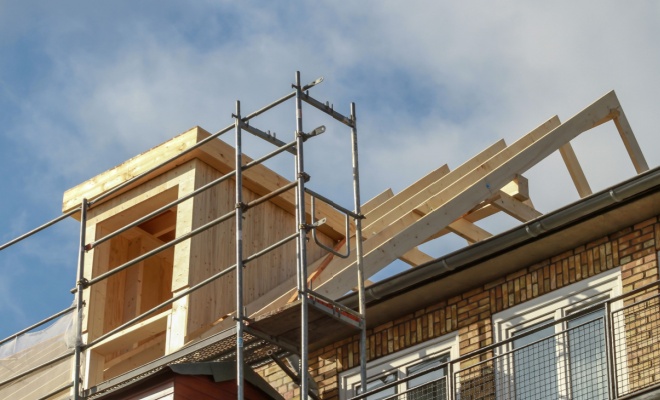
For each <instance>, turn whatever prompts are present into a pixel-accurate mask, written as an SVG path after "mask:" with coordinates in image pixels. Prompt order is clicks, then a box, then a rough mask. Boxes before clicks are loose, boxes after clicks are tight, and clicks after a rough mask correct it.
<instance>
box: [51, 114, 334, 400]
mask: <svg viewBox="0 0 660 400" xmlns="http://www.w3.org/2000/svg"><path fill="white" fill-rule="evenodd" d="M208 136H209V133H208V132H206V131H204V130H203V129H202V128H199V127H195V128H193V129H191V130H189V131H187V132H185V133H183V134H181V135H179V136H177V137H175V138H173V139H171V140H169V141H167V142H165V143H163V144H161V145H159V146H157V147H155V148H153V149H151V150H149V151H147V152H145V153H143V154H141V155H139V156H137V157H134V158H132V159H130V160H128V161H126V162H124V163H123V164H121V165H119V166H117V167H115V168H113V169H111V170H108V171H106V172H104V173H102V174H100V175H98V176H96V177H94V178H92V179H90V180H88V181H86V182H84V183H81V184H80V185H78V186H76V187H74V188H72V189H69V190H68V191H66V193H65V194H64V200H63V211H64V212H67V211H69V210H72V209H74V208H75V207H77V206H79V205H80V204H81V202H82V199H83V198H87V199H88V200H93V199H94V198H97V197H98V196H100V195H102V194H104V193H106V192H107V191H109V190H111V189H113V188H115V187H117V186H118V185H120V184H122V183H124V182H126V181H128V180H130V179H132V178H134V177H136V176H138V175H140V174H142V173H144V172H145V171H149V170H150V169H152V168H154V167H155V166H157V165H159V164H161V163H162V162H164V161H165V160H168V159H170V158H172V157H173V156H175V155H176V154H179V153H181V152H183V151H185V150H186V149H188V148H190V147H191V146H193V145H195V144H196V143H198V142H199V141H201V140H203V139H204V138H207V137H208ZM245 158H247V157H244V163H247V162H249V161H250V160H249V159H247V160H246V159H245ZM234 159H235V154H234V149H233V148H232V147H231V146H229V145H227V144H226V143H224V142H222V141H220V140H215V139H214V140H212V141H210V142H209V143H206V144H205V145H203V146H202V147H200V148H198V149H195V150H193V151H191V152H189V153H187V154H185V155H183V156H181V157H179V158H177V159H176V160H174V161H172V162H170V163H168V164H166V165H164V166H163V167H161V168H159V169H158V170H156V171H155V172H153V173H151V174H149V175H148V176H145V177H144V178H143V179H140V180H139V181H137V182H135V183H133V184H131V185H129V186H127V187H126V188H124V189H122V190H120V191H118V192H117V193H114V194H113V195H111V196H108V197H107V198H104V199H103V200H102V201H99V202H96V203H94V204H93V206H92V207H91V208H90V209H89V211H88V213H87V224H86V237H87V240H86V242H87V243H90V242H93V241H95V240H98V239H100V238H102V237H103V236H105V235H107V234H109V233H111V232H114V231H115V230H117V229H118V228H120V227H122V226H124V225H126V224H128V223H131V222H132V221H135V220H137V219H138V218H140V217H142V216H144V215H146V214H148V213H150V212H152V211H154V210H157V209H159V208H160V207H163V206H164V205H166V204H168V203H170V202H172V201H174V200H176V199H178V198H182V197H183V196H186V195H188V194H190V193H191V192H193V191H194V190H195V189H198V188H200V187H202V186H204V185H205V184H207V183H209V182H211V181H213V180H215V179H217V178H219V177H221V176H222V175H224V174H227V173H229V172H231V171H233V170H234V166H235V164H234V162H235V161H234ZM288 183H289V182H288V181H287V180H286V179H284V178H283V177H281V176H280V175H278V174H276V173H275V172H273V171H271V170H269V169H268V168H266V167H264V166H262V165H257V166H255V167H252V168H250V169H249V170H247V171H245V172H244V174H243V188H244V192H243V193H244V201H245V202H249V201H251V200H254V199H256V198H258V197H261V196H263V195H265V194H267V193H270V192H272V191H273V190H276V189H278V188H280V187H282V186H284V185H286V184H288ZM294 207H295V202H294V192H293V190H290V191H287V192H285V193H284V194H282V195H280V196H278V197H275V198H273V199H271V200H269V201H267V202H265V203H263V204H260V205H258V206H256V207H254V208H251V209H250V210H249V211H248V212H246V213H245V220H244V222H243V230H244V254H245V256H249V255H251V254H253V253H255V252H257V251H259V250H262V249H263V248H265V247H268V246H270V245H272V244H274V243H275V242H277V241H278V240H280V239H282V238H284V237H286V236H288V235H291V234H292V233H294V232H295V230H296V226H295V216H294V215H295V214H294V213H295V211H294ZM234 208H235V182H234V180H232V179H229V180H226V181H224V182H222V183H220V184H218V185H216V186H214V187H213V188H211V189H209V190H207V191H205V192H202V193H200V194H198V195H196V196H194V197H193V198H191V199H188V200H185V201H184V202H182V203H181V204H178V205H177V206H174V207H172V208H170V209H169V210H167V211H165V212H162V213H160V214H159V215H157V216H155V217H153V218H151V219H150V220H148V221H146V222H144V223H142V224H140V225H139V226H136V227H134V228H132V229H130V230H128V231H126V232H124V233H122V234H120V235H118V236H116V237H114V238H112V239H110V240H108V241H106V242H104V243H102V244H99V245H98V246H95V247H94V248H92V249H91V250H89V251H88V252H87V253H86V255H85V271H84V275H85V278H86V279H88V280H91V279H93V278H95V277H97V276H99V275H100V274H103V273H105V272H107V271H109V270H112V269H113V268H116V267H118V266H120V265H122V264H124V263H126V262H128V261H130V260H132V259H134V258H135V257H137V256H140V255H142V254H145V253H146V252H148V251H151V250H153V249H155V248H157V247H159V246H162V245H163V244H165V243H168V242H171V241H172V240H175V238H178V237H181V235H184V234H186V233H188V232H190V231H191V230H193V229H195V228H197V227H199V226H202V225H204V224H205V223H207V222H209V221H211V220H213V219H216V218H218V217H220V216H222V215H224V214H226V213H229V212H231V211H232V210H234ZM307 209H308V210H309V208H307ZM317 213H318V217H317V218H318V219H320V218H327V223H326V224H325V225H323V226H322V227H321V228H320V229H319V233H320V234H319V238H320V240H321V241H322V242H324V243H325V244H326V245H329V246H333V245H335V244H336V243H337V241H339V240H342V239H343V238H344V235H345V232H344V223H345V222H344V219H343V216H342V215H340V214H339V213H338V212H336V211H335V210H334V209H331V208H329V207H328V206H325V205H323V204H318V205H317ZM235 240H236V239H235V222H234V219H233V218H230V219H229V220H227V221H225V222H222V223H220V224H218V225H216V226H215V227H213V228H211V229H209V230H207V231H205V232H203V233H200V234H199V235H196V236H194V237H192V238H190V239H186V240H184V241H182V242H180V243H177V244H176V245H174V246H172V247H170V248H168V249H167V250H164V251H162V252H160V253H158V254H156V255H154V256H152V257H150V258H148V259H146V260H144V261H142V262H140V263H138V264H135V265H133V266H131V267H129V268H127V269H126V270H124V271H121V272H119V273H117V274H115V275H112V276H111V277H109V278H107V279H105V280H103V281H101V282H99V283H96V284H94V285H92V286H91V287H88V288H87V289H85V291H84V293H83V297H84V301H85V304H86V308H85V313H84V320H83V334H84V336H83V340H84V343H90V342H91V341H93V340H95V339H96V338H99V337H101V336H102V335H104V334H105V333H107V332H109V331H111V330H113V329H115V328H116V327H118V326H120V325H121V324H123V323H125V322H127V321H130V320H131V319H133V318H135V317H136V316H138V315H140V314H142V313H144V312H145V311H147V310H149V309H152V308H153V307H155V306H156V305H158V304H160V303H162V302H164V301H166V300H168V299H171V298H173V296H176V295H177V294H179V293H181V292H182V291H184V290H186V289H188V288H189V287H191V286H192V285H195V284H197V283H199V282H200V281H202V280H204V279H206V278H208V277H209V276H211V275H213V274H215V273H217V272H219V271H221V270H224V269H226V268H228V267H231V266H233V265H234V264H235V261H236V260H235V254H236V251H235ZM324 254H325V251H324V250H322V249H321V248H320V247H318V246H316V245H314V244H313V242H310V245H309V247H308V254H307V256H308V262H310V263H311V262H314V261H316V260H318V259H320V258H321V257H322V256H323V255H324ZM295 257H296V252H295V242H289V243H288V244H286V245H284V246H282V247H280V248H278V249H276V250H274V251H272V252H270V253H268V254H266V255H264V256H262V257H260V258H259V259H257V260H255V261H253V262H250V263H249V264H248V265H247V266H246V268H245V270H244V296H245V302H246V304H248V303H250V302H252V301H253V300H255V299H257V298H259V297H260V296H262V295H263V294H265V293H267V292H269V291H271V290H273V289H275V288H277V287H278V286H279V285H281V284H282V283H283V282H285V281H287V280H288V279H290V278H291V277H292V276H294V275H295V273H296V272H295V271H296V268H295V266H296V259H295ZM235 293H236V282H235V274H234V273H233V272H232V273H229V274H227V275H225V276H223V277H221V278H219V279H218V280H216V281H214V282H213V283H210V284H209V285H207V286H205V287H203V288H201V289H200V290H198V291H196V292H194V293H192V294H191V295H189V296H186V297H183V298H182V299H180V300H177V301H176V302H174V303H173V304H172V305H169V306H167V307H165V308H163V309H161V310H159V311H158V312H155V313H153V314H151V315H150V316H147V317H146V318H145V319H144V320H142V321H141V322H140V323H138V324H136V325H134V326H131V327H129V328H128V329H126V330H124V331H122V332H121V333H118V334H116V335H113V336H111V337H109V338H107V339H105V340H103V341H102V342H100V343H98V344H96V345H94V346H92V348H91V349H89V350H87V352H86V365H85V369H86V374H85V376H86V377H85V384H86V387H91V386H93V385H95V384H98V383H100V382H102V381H105V380H107V379H110V378H112V377H115V376H117V375H119V374H121V373H123V372H126V371H129V370H131V369H133V368H136V367H138V366H140V365H143V364H145V363H146V362H149V361H152V360H154V359H157V358H158V357H161V356H163V355H166V354H169V353H171V352H173V351H175V350H178V349H180V348H182V347H183V346H185V345H186V344H187V343H190V342H191V341H194V340H195V339H196V338H198V337H200V336H201V335H203V334H204V333H205V332H207V331H208V330H209V329H211V328H213V327H214V326H215V325H217V324H218V322H220V321H222V320H223V319H227V318H231V315H232V313H233V312H234V311H235V304H236V298H235V296H236V294H235Z"/></svg>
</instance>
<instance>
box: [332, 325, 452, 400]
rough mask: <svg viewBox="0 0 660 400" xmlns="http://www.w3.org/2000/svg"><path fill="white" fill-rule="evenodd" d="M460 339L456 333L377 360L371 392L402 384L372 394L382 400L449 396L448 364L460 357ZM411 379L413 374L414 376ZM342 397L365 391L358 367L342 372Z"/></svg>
mask: <svg viewBox="0 0 660 400" xmlns="http://www.w3.org/2000/svg"><path fill="white" fill-rule="evenodd" d="M457 352H458V341H457V335H456V334H455V333H453V334H451V335H446V336H444V337H442V338H439V339H435V340H431V341H428V342H426V343H423V344H421V345H418V346H415V347H413V348H410V349H407V350H404V351H401V352H398V353H395V354H392V355H390V356H387V357H384V358H383V359H381V360H376V361H375V362H372V363H370V364H369V365H368V366H367V376H368V378H367V391H372V390H375V389H377V388H379V387H383V386H386V385H388V384H390V383H392V382H398V384H395V385H392V386H391V387H388V388H385V389H383V390H381V391H379V392H377V393H375V394H373V395H371V396H368V397H367V399H369V400H378V399H386V398H387V399H408V400H426V399H445V398H447V382H446V380H447V367H446V366H445V364H446V363H447V362H448V361H449V360H450V359H451V358H455V357H457ZM412 376H414V377H413V378H410V379H408V378H409V377H412ZM340 382H341V385H342V388H341V389H342V390H341V391H340V393H341V398H342V399H350V398H351V397H353V396H357V395H359V394H362V393H363V390H362V387H361V384H360V370H359V369H358V368H354V369H352V370H350V371H347V372H346V373H343V374H341V375H340Z"/></svg>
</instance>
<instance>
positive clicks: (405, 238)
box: [0, 74, 649, 398]
mask: <svg viewBox="0 0 660 400" xmlns="http://www.w3.org/2000/svg"><path fill="white" fill-rule="evenodd" d="M320 81H321V80H317V81H314V82H312V83H311V84H309V85H305V86H303V85H301V83H300V76H299V74H297V75H296V83H295V84H294V85H293V87H294V89H295V90H294V92H293V93H291V94H289V95H287V96H285V97H283V98H282V99H279V100H277V101H276V102H274V103H272V104H271V105H269V106H267V107H265V108H263V109H261V110H259V111H258V112H255V113H252V114H249V115H248V116H247V117H242V116H241V111H240V103H239V102H237V108H236V112H235V114H234V115H233V116H234V119H235V121H234V124H232V125H230V126H229V127H227V128H225V129H223V130H221V131H219V132H218V133H216V134H210V133H208V132H206V131H205V130H203V129H202V128H200V127H194V128H192V129H191V130H189V131H187V132H185V133H183V134H181V135H179V136H177V137H175V138H173V139H171V140H169V141H168V142H165V143H163V144H161V145H159V146H157V147H155V148H153V149H151V150H149V151H147V152H145V153H143V154H141V155H139V156H137V157H135V158H133V159H131V160H128V161H126V162H125V163H123V164H121V165H120V166H118V167H115V168H113V169H111V170H109V171H106V172H104V173H102V174H100V175H98V176H96V177H94V178H92V179H90V180H88V181H86V182H84V183H81V184H80V185H78V186H76V187H74V188H71V189H69V190H67V191H66V192H65V194H64V198H63V204H62V211H63V215H64V216H65V217H67V216H73V217H74V218H76V219H78V220H80V221H81V246H80V265H79V275H78V279H77V283H76V289H75V290H74V292H76V294H77V295H76V299H77V310H78V315H79V316H80V319H79V320H78V321H77V324H78V326H77V337H78V345H77V346H76V351H75V354H74V358H75V360H74V367H73V372H72V375H73V384H71V390H72V392H73V394H74V396H75V397H76V398H88V397H90V398H96V397H102V396H103V394H104V393H109V392H112V390H113V388H115V387H118V386H120V385H121V384H122V382H124V381H126V380H127V379H134V378H135V377H136V376H143V375H144V374H149V373H153V372H154V371H158V370H160V369H162V368H163V366H164V365H167V364H169V363H174V362H180V361H181V360H186V361H206V360H211V359H213V360H215V359H236V360H237V368H239V371H238V372H237V376H238V382H239V385H240V384H241V382H242V378H241V376H242V375H241V370H240V368H243V367H242V365H243V364H248V365H252V366H258V365H263V364H264V363H268V362H272V361H275V362H277V361H279V358H281V357H283V356H285V355H291V354H298V355H300V365H299V366H298V370H297V371H286V372H287V373H291V374H293V375H297V376H298V382H300V387H301V391H302V393H309V394H310V396H312V397H313V396H315V395H314V392H313V390H312V387H311V386H310V383H309V378H308V375H307V374H308V366H307V362H308V360H307V354H308V352H309V351H313V350H315V349H318V348H320V347H322V346H323V345H325V344H327V343H330V342H332V341H333V340H337V339H338V338H340V337H346V336H348V335H353V334H356V333H357V332H360V335H361V337H366V336H365V333H364V332H365V330H366V321H365V318H366V315H365V307H364V299H363V292H364V287H365V284H366V285H369V284H370V282H369V281H368V280H367V279H366V278H369V277H371V276H373V275H374V274H376V273H377V272H378V271H380V270H381V269H383V268H384V267H386V266H388V265H389V264H391V263H392V262H394V261H395V260H397V259H398V260H401V261H403V262H405V263H407V264H408V265H410V266H411V267H413V268H414V267H416V266H420V265H422V264H428V263H431V262H433V261H434V257H432V256H430V255H428V254H426V253H424V252H423V251H422V250H420V248H419V246H421V245H423V244H424V243H426V242H428V241H431V240H434V239H437V238H439V237H442V236H444V235H447V234H449V233H453V234H456V235H458V236H460V237H462V238H464V239H465V240H466V241H467V242H468V243H469V244H472V243H477V242H480V241H483V240H486V239H488V238H490V237H492V236H493V235H492V234H491V233H490V232H488V231H486V230H484V229H482V228H481V227H479V226H478V225H477V222H479V221H480V220H482V219H484V218H486V217H488V216H491V215H493V214H495V213H498V212H504V213H506V214H507V215H510V216H511V217H513V218H515V219H517V220H518V221H520V222H529V221H531V220H534V219H536V218H539V217H540V216H542V214H541V213H540V212H539V211H538V210H536V209H535V208H534V206H533V203H532V200H531V198H530V193H529V183H528V181H527V178H525V176H524V175H523V174H524V173H525V172H526V171H528V170H529V169H530V168H531V167H533V166H534V165H536V164H538V163H539V162H540V161H541V160H543V159H545V158H546V157H548V156H549V155H550V154H552V153H554V152H555V151H559V153H560V154H561V156H562V159H563V160H564V162H565V164H566V167H567V168H568V171H569V174H570V176H571V179H572V180H573V184H574V185H575V187H576V190H577V192H578V193H579V195H580V196H581V197H586V196H589V195H591V193H592V191H591V188H590V186H589V183H588V181H587V179H586V177H585V175H584V172H583V171H582V168H581V166H580V163H579V161H578V159H577V156H576V155H575V152H574V150H573V148H572V147H571V140H573V139H574V138H575V137H577V136H578V135H581V134H582V133H584V132H587V131H589V130H590V129H592V128H594V127H597V126H599V125H601V124H604V123H608V122H613V123H614V125H615V126H616V129H617V130H618V132H619V135H620V137H621V139H622V141H623V144H624V147H625V149H626V151H627V153H628V155H629V157H630V159H631V161H632V164H633V165H634V167H635V170H636V171H637V173H642V172H645V171H647V170H648V169H649V167H648V164H647V162H646V160H645V158H644V156H643V154H642V151H641V148H640V146H639V144H638V142H637V140H636V138H635V136H634V134H633V132H632V129H631V127H630V125H629V123H628V121H627V119H626V116H625V114H624V112H623V108H622V107H621V104H620V102H619V100H618V98H617V96H616V94H615V93H614V91H611V92H609V93H607V94H606V95H604V96H603V97H601V98H600V99H598V100H596V101H595V102H594V103H592V104H591V105H589V106H587V107H586V108H585V109H583V110H582V111H580V112H578V113H577V114H576V115H574V116H573V117H571V118H569V119H567V120H566V121H565V122H563V123H562V122H560V120H559V118H558V117H557V116H553V117H551V118H549V119H548V120H547V121H545V122H543V123H542V124H541V125H539V126H538V127H536V128H535V129H533V130H531V131H530V132H529V133H527V134H525V135H524V136H522V137H521V138H520V139H518V140H517V141H515V142H514V143H512V144H510V145H506V144H505V142H504V141H503V140H500V141H498V142H496V143H494V144H493V145H491V146H489V147H488V148H486V149H484V150H483V151H481V152H480V153H478V154H477V155H475V156H474V157H473V158H471V159H470V160H468V161H466V162H465V163H463V164H462V165H460V166H459V167H457V168H455V169H453V170H450V169H449V167H448V166H447V165H442V166H439V167H438V168H436V169H435V170H433V171H431V172H430V173H429V174H427V175H426V176H424V177H422V178H421V179H419V180H418V181H416V182H414V183H413V184H411V185H410V186H408V187H407V188H405V189H404V190H402V191H401V192H399V193H396V194H395V193H393V191H392V190H391V189H388V190H385V191H383V192H382V193H381V194H379V195H378V196H376V197H374V198H373V199H371V200H369V201H366V202H364V203H362V202H361V201H360V197H359V172H358V171H359V169H358V165H357V136H356V134H357V131H356V129H357V128H356V118H355V110H354V105H352V106H351V112H350V115H349V116H344V115H342V114H341V113H339V112H337V111H335V110H334V108H333V107H330V106H329V105H328V104H327V103H326V104H323V103H321V102H319V101H318V100H315V99H314V98H312V97H310V96H309V93H308V90H309V89H311V88H312V87H313V86H315V85H316V84H318V83H320ZM293 98H295V101H296V117H297V128H296V135H295V138H294V141H293V142H290V143H284V142H281V141H280V140H278V139H276V138H275V137H274V136H270V134H267V133H265V132H264V131H261V130H259V129H258V128H256V127H254V126H252V125H250V124H249V123H248V121H249V120H250V119H251V118H252V117H255V116H257V115H259V114H261V113H263V112H265V111H267V110H269V109H270V108H272V107H275V106H277V105H279V104H281V103H283V102H285V101H286V100H289V99H293ZM302 103H305V104H307V105H310V106H312V107H313V108H315V109H318V110H320V111H322V112H323V113H325V114H326V115H328V116H330V117H332V118H333V119H334V120H336V121H339V122H340V123H342V124H343V125H345V126H347V127H348V128H349V129H350V130H351V137H352V140H353V142H352V145H353V152H354V153H353V163H354V165H353V167H354V200H355V204H354V208H353V209H352V210H349V209H347V208H344V207H342V206H340V205H338V204H335V203H333V202H332V201H331V200H329V199H326V198H325V197H323V196H321V195H319V194H317V193H314V192H311V191H309V190H308V189H306V188H305V182H306V181H307V180H308V179H309V177H308V176H306V174H305V173H304V164H303V162H302V153H303V142H304V141H306V140H307V139H312V138H313V137H314V136H315V135H317V134H320V133H322V131H324V130H325V128H323V130H321V131H318V132H317V131H316V130H315V131H314V132H310V133H304V132H303V129H302V111H301V109H302V108H301V107H302ZM232 130H233V131H234V132H235V134H236V145H235V147H232V146H230V145H228V144H226V143H225V142H222V141H220V140H215V139H216V138H217V137H218V136H219V135H220V134H222V133H225V132H229V131H232ZM242 131H248V132H249V133H251V134H254V135H256V136H258V137H261V138H262V139H264V140H266V141H268V142H270V143H272V144H274V145H275V146H276V147H277V148H278V149H277V150H276V151H275V152H273V153H271V154H269V155H267V156H264V157H262V158H258V159H256V160H252V159H250V158H248V157H247V156H245V155H244V154H243V149H242V147H241V140H240V137H241V132H242ZM283 152H291V153H293V154H294V155H295V160H296V171H297V179H295V180H293V181H288V180H287V179H285V178H284V177H282V176H280V175H278V174H277V173H275V172H273V171H272V170H270V169H268V168H267V167H265V166H264V165H263V164H262V163H261V162H262V161H264V160H265V159H267V158H270V157H272V156H274V155H277V154H280V153H283ZM293 189H295V191H294V190H293ZM313 198H316V201H313V200H312V199H313ZM257 206H259V207H257ZM230 219H231V220H233V221H234V223H235V224H231V223H226V221H229V220H230ZM312 231H314V235H313V236H314V239H315V241H312V240H309V244H307V241H308V239H310V238H309V236H312V235H309V234H310V233H312ZM243 232H245V234H244V233H243ZM23 238H24V237H20V238H18V240H15V241H12V242H9V243H8V244H7V245H3V246H2V247H0V250H1V249H3V248H5V247H8V246H9V245H11V244H13V243H15V242H17V241H19V240H22V239H23ZM293 242H295V243H296V244H295V245H294V244H293ZM244 252H245V254H243V253H244ZM301 254H302V255H301ZM344 254H348V255H349V256H348V257H344V256H343V255H344ZM257 257H258V258H259V260H258V261H257ZM248 262H250V263H252V264H250V267H251V268H247V269H246V268H245V264H247V263H248ZM253 265H254V268H252V266H253ZM294 266H295V267H294ZM356 277H357V279H356ZM230 288H232V289H230ZM234 288H235V289H234ZM233 290H235V292H233ZM352 290H356V291H358V292H359V293H360V298H361V300H360V301H359V306H358V307H357V308H358V310H354V309H351V308H348V307H346V306H344V305H342V304H340V303H337V302H336V300H337V299H339V298H340V297H342V296H343V295H345V294H346V293H348V292H350V291H352ZM362 346H366V344H364V343H363V344H362ZM363 354H366V353H363ZM365 359H366V357H364V356H363V357H361V361H364V360H365ZM278 365H279V363H278ZM363 370H364V368H363ZM365 380H366V375H364V374H363V383H364V382H366V381H365ZM1 388H2V382H0V393H2V392H1ZM60 389H61V388H60ZM239 393H241V391H240V389H239ZM240 396H242V395H241V394H239V397H240Z"/></svg>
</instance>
